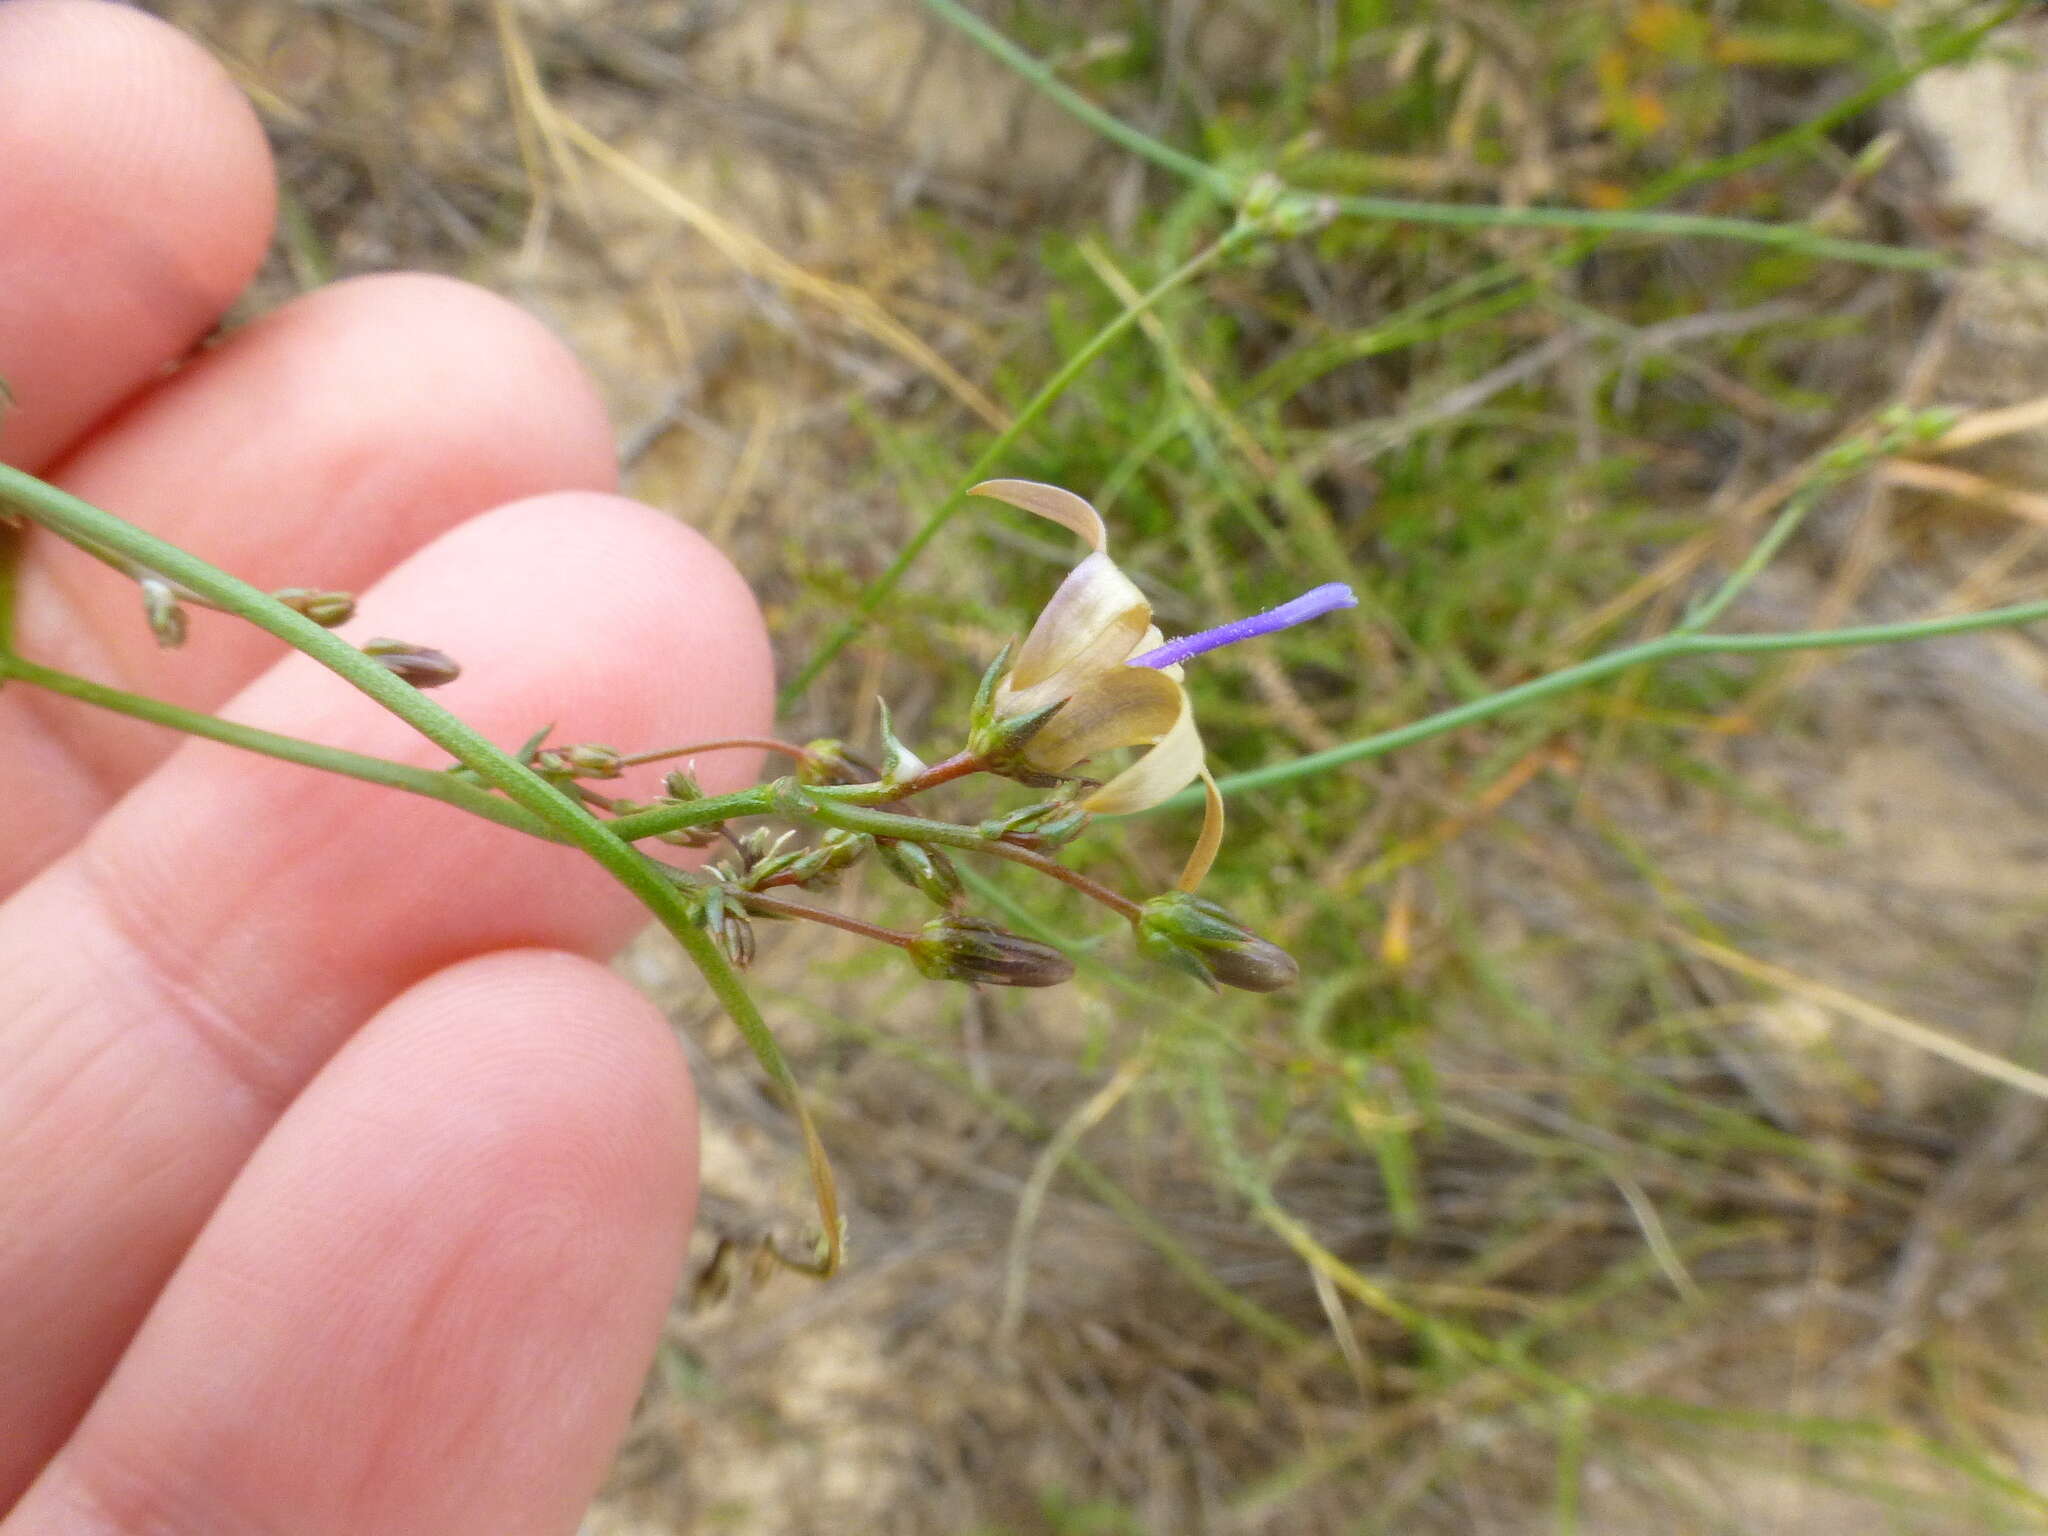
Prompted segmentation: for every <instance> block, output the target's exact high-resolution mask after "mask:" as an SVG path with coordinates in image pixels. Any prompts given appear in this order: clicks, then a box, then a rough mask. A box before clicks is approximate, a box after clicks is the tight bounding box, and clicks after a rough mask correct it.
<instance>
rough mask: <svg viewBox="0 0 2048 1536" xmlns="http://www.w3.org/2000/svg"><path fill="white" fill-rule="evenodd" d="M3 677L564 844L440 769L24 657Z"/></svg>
mask: <svg viewBox="0 0 2048 1536" xmlns="http://www.w3.org/2000/svg"><path fill="white" fill-rule="evenodd" d="M0 679H11V680H13V681H16V682H22V683H28V684H30V685H32V686H34V687H37V688H42V689H45V690H47V691H48V692H50V693H56V694H61V695H63V696H64V697H65V698H68V699H77V700H78V701H79V702H81V703H85V704H91V705H93V706H95V707H97V708H99V709H107V710H112V711H113V712H114V713H116V714H121V715H127V716H130V717H131V718H133V719H136V720H147V721H149V722H150V723H151V724H154V725H163V726H169V727H170V728H171V729H172V730H174V731H183V732H184V733H185V734H186V735H188V736H203V737H205V738H206V739H207V740H209V741H218V742H222V743H225V744H226V745H228V746H230V747H240V748H241V749H242V750H243V751H245V752H256V753H260V754H262V755H263V756H264V757H275V758H280V759H282V760H283V761H285V762H288V763H298V764H300V765H301V766H303V767H307V768H319V769H323V770H325V771H326V772H328V773H339V774H345V775H347V776H348V777H349V778H352V779H362V780H363V781H365V782H366V783H370V784H381V785H383V786H384V787H385V788H387V789H402V790H404V791H405V792H406V793H408V794H414V795H424V796H426V797H427V798H428V799H430V800H442V801H445V802H447V803H448V804H449V805H453V806H457V807H459V808H461V809H462V810H465V811H469V812H471V813H472V814H474V815H478V816H482V817H485V818H487V819H488V820H491V821H495V822H498V823H499V824H500V825H502V826H507V827H512V828H515V829H516V830H518V831H521V832H527V833H531V834H532V835H534V836H536V837H546V838H552V839H554V840H555V841H557V842H559V841H561V837H560V835H559V834H558V833H557V832H556V831H555V830H554V829H553V828H552V827H550V826H548V825H547V824H546V823H545V822H543V821H541V820H540V819H539V818H538V817H536V816H534V815H533V814H532V813H531V812H529V811H526V810H523V809H521V808H520V807H519V806H517V805H514V804H513V803H512V802H511V801H509V800H506V799H503V798H501V797H500V796H497V795H494V794H492V793H491V792H490V791H489V790H487V789H483V788H481V787H479V786H478V785H475V784H472V783H469V782H468V781H467V780H464V779H459V778H456V777H454V776H453V775H451V774H449V773H447V772H445V771H442V770H439V769H433V768H415V767H414V766H413V765H412V764H410V763H394V762H391V761H390V760H389V759H387V758H381V757H368V756H365V755H364V754H363V753H360V752H348V751H344V750H343V749H342V748H340V747H325V746H321V745H320V744H319V743H318V742H312V741H302V740H300V739H299V738H298V737H296V736H281V735H279V734H278V733H277V732H275V731H264V730H258V729H257V728H256V727H255V726H253V725H240V724H237V723H236V722H235V721H232V720H223V719H221V718H220V717H219V716H218V715H207V714H201V713H200V712H198V711H197V710H191V709H182V708H180V707H179V706H178V705H176V704H166V703H164V702H163V701H162V700H161V699H150V698H144V697H143V696H142V695H140V694H134V693H126V692H123V691H122V690H121V689H119V688H109V687H108V686H106V684H104V683H95V682H91V681H89V680H87V679H86V678H82V677H73V676H72V675H71V674H70V673H68V672H59V671H57V670H56V669H55V668H53V667H45V666H39V665H37V664H36V663H35V662H33V661H29V660H28V659H26V658H25V657H21V656H10V655H4V654H0Z"/></svg>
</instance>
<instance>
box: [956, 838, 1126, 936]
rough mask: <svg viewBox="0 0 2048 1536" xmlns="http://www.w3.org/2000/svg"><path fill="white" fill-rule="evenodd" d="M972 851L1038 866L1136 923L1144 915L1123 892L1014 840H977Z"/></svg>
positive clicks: (1062, 882) (1034, 867)
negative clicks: (1019, 845)
mask: <svg viewBox="0 0 2048 1536" xmlns="http://www.w3.org/2000/svg"><path fill="white" fill-rule="evenodd" d="M967 851H968V852H969V853H987V854H993V855H994V856H995V857H996V858H999V859H1008V860H1009V861H1010V862H1011V863H1012V864H1022V865H1023V866H1024V867H1025V868H1026V869H1035V870H1037V871H1038V872H1039V873H1040V874H1041V875H1050V876H1051V877H1052V878H1053V879H1055V880H1057V881H1059V882H1060V884H1062V885H1070V886H1072V887H1073V888H1074V889H1075V890H1077V891H1079V892H1080V893H1081V894H1082V895H1083V896H1086V897H1088V898H1089V899H1090V900H1091V901H1099V902H1101V903H1102V904H1103V905H1104V906H1105V907H1108V908H1109V909H1110V910H1112V911H1114V912H1116V913H1118V914H1120V915H1121V916H1123V917H1127V918H1129V919H1130V920H1131V921H1132V922H1134V923H1135V922H1136V921H1137V920H1138V919H1139V918H1141V917H1143V916H1144V915H1145V909H1144V908H1143V907H1142V906H1140V905H1139V904H1138V903H1137V902H1135V901H1133V900H1131V898H1130V897H1128V896H1126V895H1124V894H1123V893H1122V892H1121V891H1113V890H1111V889H1110V888H1109V887H1108V886H1106V885H1103V884H1102V883H1101V882H1099V881H1096V880H1090V879H1089V878H1088V877H1087V876H1086V875H1084V874H1082V873H1081V872H1080V871H1079V870H1078V869H1069V868H1067V866H1066V865H1064V864H1062V863H1061V862H1060V861H1059V860H1058V859H1055V858H1049V857H1047V856H1046V855H1045V854H1042V853H1038V852H1035V851H1033V850H1032V849H1029V848H1020V847H1018V846H1017V845H1016V844H1015V843H1006V842H1002V841H1000V840H997V839H991V840H990V841H988V842H985V843H977V844H975V845H974V846H973V847H972V848H970V849H968V850H967Z"/></svg>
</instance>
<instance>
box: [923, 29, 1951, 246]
mask: <svg viewBox="0 0 2048 1536" xmlns="http://www.w3.org/2000/svg"><path fill="white" fill-rule="evenodd" d="M924 6H925V9H927V10H928V11H930V12H932V14H933V15H935V16H937V17H938V18H939V19H940V20H941V21H943V22H944V23H945V24H946V25H947V26H949V27H952V28H953V29H954V30H955V31H958V32H960V33H962V34H963V35H964V36H966V37H968V38H970V39H971V40H973V42H974V43H976V44H977V45H978V46H979V47H981V48H983V49H984V50H986V51H987V52H988V53H990V54H992V55H993V56H994V57H995V58H997V59H999V60H1000V61H1001V62H1002V63H1003V64H1004V65H1005V66H1007V67H1008V68H1009V69H1011V70H1012V71H1014V72H1015V73H1016V74H1017V75H1019V76H1020V77H1022V78H1023V79H1024V80H1026V81H1027V82H1029V83H1030V85H1031V86H1032V88H1033V89H1034V90H1037V91H1038V92H1040V93H1041V94H1042V95H1043V96H1045V98H1046V99H1047V100H1048V101H1051V102H1052V103H1053V104H1054V105H1056V106H1058V107H1059V108H1061V109H1062V110H1063V111H1065V112H1067V113H1070V114H1071V115H1072V116H1074V117H1076V118H1078V119H1079V120H1080V121H1082V122H1084V123H1086V124H1087V125H1088V126H1089V127H1090V128H1092V129H1094V130H1095V131H1096V132H1097V133H1099V134H1101V135H1102V136H1103V137H1104V138H1107V139H1110V140H1112V141H1113V142H1115V143H1117V144H1121V145H1122V146H1123V147H1124V148H1126V149H1128V150H1130V151H1131V152H1132V153H1133V154H1136V155H1139V156H1141V157H1143V158H1144V159H1146V160H1149V161H1151V162H1152V163H1153V164H1155V165H1158V166H1161V167H1163V168H1165V169H1167V170H1170V171H1172V172H1173V173H1174V174H1176V175H1178V176H1182V177H1185V178H1187V179H1188V180H1190V181H1193V182H1195V183H1196V184H1197V185H1199V186H1203V187H1206V188H1208V189H1209V190H1211V191H1213V192H1214V193H1215V194H1216V195H1217V196H1218V197H1220V198H1222V199H1224V200H1226V201H1230V202H1235V201H1238V200H1239V199H1240V198H1242V196H1243V195H1244V193H1245V191H1246V188H1247V187H1248V185H1249V182H1250V178H1249V177H1239V176H1235V175H1233V174H1231V173H1230V172H1228V171H1225V170H1223V169H1222V168H1221V167H1219V166H1215V165H1211V164H1209V163H1208V162H1207V161H1204V160H1199V159H1196V158H1195V157H1194V156H1191V155H1188V154H1186V153H1184V152H1183V151H1181V150H1178V149H1175V148H1173V146H1171V145H1169V144H1166V143H1163V142H1161V141H1160V140H1159V139H1156V138H1154V137H1153V136H1152V135H1151V134H1149V133H1146V132H1144V131H1143V130H1142V129H1139V128H1135V127H1133V126H1132V125H1131V124H1129V123H1126V122H1124V121H1123V120H1122V119H1121V118H1118V117H1116V116H1114V115H1113V114H1111V113H1108V112H1105V111H1104V110H1103V109H1102V108H1100V107H1098V106H1096V105H1095V104H1094V103H1093V102H1091V101H1089V100H1088V99H1087V98H1086V97H1084V96H1082V95H1081V94H1080V93H1079V92H1078V91H1075V90H1074V89H1073V88H1072V87H1070V86H1068V85H1067V84H1066V83H1065V82H1064V81H1062V80H1060V78H1059V77H1058V76H1057V75H1056V74H1055V73H1054V72H1053V70H1052V68H1051V66H1049V65H1047V64H1046V63H1045V62H1044V61H1043V60H1041V59H1039V58H1037V57H1035V56H1034V55H1033V54H1031V53H1030V52H1028V51H1027V50H1025V49H1023V48H1020V47H1018V46H1017V45H1016V44H1015V43H1013V42H1011V41H1010V39H1009V38H1007V37H1005V36H1004V35H1003V34H1002V33H1001V32H999V31H997V30H996V29H995V28H994V27H992V26H990V25H989V24H988V23H987V22H985V21H983V20H982V19H981V18H980V17H979V16H976V15H975V14H974V13H973V12H971V11H969V10H968V9H967V8H966V7H965V6H963V5H961V4H960V3H959V0H924ZM1290 190H1292V191H1293V193H1294V195H1296V196H1309V195H1312V194H1307V193H1303V192H1301V191H1300V190H1299V189H1290ZM1331 203H1332V206H1333V207H1334V208H1335V209H1336V210H1337V211H1338V212H1339V213H1342V214H1346V215H1349V216H1351V217H1354V218H1363V219H1378V220H1387V221H1392V222H1397V223H1405V224H1434V225H1446V226H1451V227H1462V228H1484V229H1501V228H1520V229H1566V230H1585V231H1595V230H1597V231H1600V232H1602V233H1605V234H1638V235H1655V236H1667V237H1690V238H1700V239H1716V240H1739V241H1745V242H1748V243H1750V244H1754V245H1767V246H1774V247H1778V248H1780V249H1789V250H1796V251H1799V252H1801V253H1802V254H1805V255H1809V256H1814V257H1818V258H1824V259H1832V260H1836V261H1851V262H1858V263H1861V264H1863V265H1866V266H1875V267H1896V268H1903V269H1906V270H1909V271H1922V272H1926V271H1940V270H1943V269H1945V268H1947V267H1950V266H1953V265H1954V262H1953V261H1952V259H1951V258H1949V257H1947V256H1945V255H1943V254H1941V253H1940V252H1937V251H1925V250H1919V249H1914V248H1911V247H1903V246H1892V245H1877V244H1873V243H1871V242H1868V241H1863V240H1840V239H1836V238H1834V237H1832V236H1828V235H1821V234H1816V233H1815V232H1814V231H1813V230H1811V229H1809V228H1807V227H1806V226H1805V225H1803V224H1767V223H1761V222H1758V221H1756V220H1752V219H1735V218H1725V217H1718V216H1714V215H1708V214H1688V213H1660V212H1653V211H1649V210H1645V209H1633V208H1621V209H1611V210H1610V209H1594V208H1540V207H1539V208H1503V207H1499V206H1496V205H1492V204H1478V203H1430V202H1419V201H1415V200H1413V199H1408V198H1394V197H1361V196H1348V197H1337V198H1333V199H1332V200H1331Z"/></svg>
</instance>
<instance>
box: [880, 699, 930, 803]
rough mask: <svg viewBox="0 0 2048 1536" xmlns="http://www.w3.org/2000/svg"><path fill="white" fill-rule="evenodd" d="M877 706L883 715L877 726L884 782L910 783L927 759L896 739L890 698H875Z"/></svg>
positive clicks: (920, 771)
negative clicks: (890, 716)
mask: <svg viewBox="0 0 2048 1536" xmlns="http://www.w3.org/2000/svg"><path fill="white" fill-rule="evenodd" d="M875 708H876V710H877V711H878V712H879V713H880V714H881V717H882V719H881V723H880V724H879V725H878V726H877V727H876V729H877V730H878V731H879V732H880V733H881V737H882V782H883V783H884V784H908V783H909V782H910V781H911V780H912V779H914V778H916V777H917V776H918V775H919V774H921V773H923V772H924V770H925V766H926V765H925V760H924V759H923V758H921V757H919V756H918V755H917V754H916V753H915V752H913V751H911V750H910V748H908V747H906V746H905V745H903V743H902V742H900V741H898V740H897V739H896V726H895V723H894V722H893V721H892V720H890V718H889V703H888V700H886V699H877V700H875Z"/></svg>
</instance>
